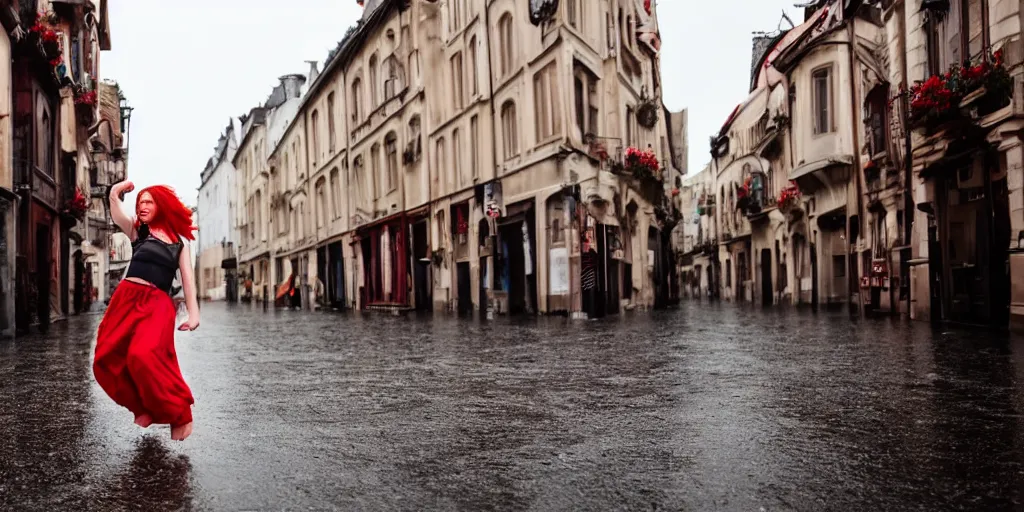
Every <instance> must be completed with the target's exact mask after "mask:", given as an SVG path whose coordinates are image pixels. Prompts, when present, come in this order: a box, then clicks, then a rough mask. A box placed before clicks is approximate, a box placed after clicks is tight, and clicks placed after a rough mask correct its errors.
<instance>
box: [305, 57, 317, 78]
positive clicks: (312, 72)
mask: <svg viewBox="0 0 1024 512" xmlns="http://www.w3.org/2000/svg"><path fill="white" fill-rule="evenodd" d="M306 63H307V64H309V83H313V82H315V81H316V77H318V76H320V69H319V68H318V67H317V63H316V61H315V60H307V61H306Z"/></svg>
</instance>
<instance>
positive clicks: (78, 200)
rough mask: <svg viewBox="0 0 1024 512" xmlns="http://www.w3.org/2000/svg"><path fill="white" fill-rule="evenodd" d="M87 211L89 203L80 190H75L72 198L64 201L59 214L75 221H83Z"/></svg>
mask: <svg viewBox="0 0 1024 512" xmlns="http://www.w3.org/2000/svg"><path fill="white" fill-rule="evenodd" d="M87 211H89V201H88V200H87V199H86V198H85V194H83V193H82V190H81V189H77V188H76V189H75V195H74V197H72V198H71V199H68V200H67V201H65V202H64V206H63V207H62V208H61V214H63V215H65V216H67V217H69V218H72V219H76V220H82V219H84V218H85V213H86V212H87Z"/></svg>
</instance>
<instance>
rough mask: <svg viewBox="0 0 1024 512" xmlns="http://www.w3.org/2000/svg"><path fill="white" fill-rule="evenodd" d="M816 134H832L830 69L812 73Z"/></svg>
mask: <svg viewBox="0 0 1024 512" xmlns="http://www.w3.org/2000/svg"><path fill="white" fill-rule="evenodd" d="M811 87H812V88H813V90H812V94H813V96H812V101H811V108H812V109H813V113H814V134H815V135H819V134H822V133H830V132H832V72H831V69H830V68H823V69H818V70H816V71H814V72H813V73H811Z"/></svg>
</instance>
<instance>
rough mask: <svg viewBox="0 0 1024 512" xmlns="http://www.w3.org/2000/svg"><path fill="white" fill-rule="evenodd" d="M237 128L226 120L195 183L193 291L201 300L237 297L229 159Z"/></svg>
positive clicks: (233, 198)
mask: <svg viewBox="0 0 1024 512" xmlns="http://www.w3.org/2000/svg"><path fill="white" fill-rule="evenodd" d="M238 132H239V128H238V126H237V123H236V122H235V120H234V119H232V120H231V121H229V122H228V125H227V127H226V128H225V129H224V133H223V134H221V136H220V139H219V140H218V141H217V147H216V148H215V149H214V154H213V156H212V157H210V159H209V160H207V162H206V168H205V169H204V170H203V173H202V175H201V178H202V182H201V185H200V186H199V204H198V208H199V211H201V212H202V216H200V217H199V219H198V227H199V231H198V233H197V234H196V240H197V241H198V244H197V245H198V248H199V255H198V260H199V271H198V273H197V274H196V280H197V281H198V286H197V287H196V290H197V294H198V295H199V298H200V299H205V300H229V301H234V300H237V297H238V295H237V293H238V279H237V274H236V270H237V254H236V248H237V247H238V242H237V241H238V231H237V224H236V223H235V221H236V201H237V199H238V197H237V194H236V187H235V185H236V181H237V180H236V174H237V173H236V170H235V166H234V164H233V163H232V161H233V160H234V158H235V153H236V152H237V151H238V138H237V136H236V134H237V133H238Z"/></svg>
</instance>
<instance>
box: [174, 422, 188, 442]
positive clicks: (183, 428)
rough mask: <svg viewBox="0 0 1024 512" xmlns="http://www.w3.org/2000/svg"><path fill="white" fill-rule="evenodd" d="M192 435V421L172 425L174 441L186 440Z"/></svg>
mask: <svg viewBox="0 0 1024 512" xmlns="http://www.w3.org/2000/svg"><path fill="white" fill-rule="evenodd" d="M190 435H192V424H191V423H188V424H185V425H178V426H177V427H171V439H172V440H174V441H184V440H185V439H187V438H188V436H190Z"/></svg>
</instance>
